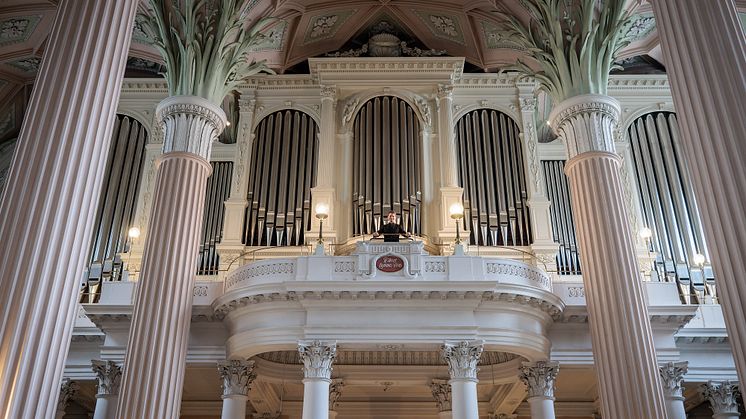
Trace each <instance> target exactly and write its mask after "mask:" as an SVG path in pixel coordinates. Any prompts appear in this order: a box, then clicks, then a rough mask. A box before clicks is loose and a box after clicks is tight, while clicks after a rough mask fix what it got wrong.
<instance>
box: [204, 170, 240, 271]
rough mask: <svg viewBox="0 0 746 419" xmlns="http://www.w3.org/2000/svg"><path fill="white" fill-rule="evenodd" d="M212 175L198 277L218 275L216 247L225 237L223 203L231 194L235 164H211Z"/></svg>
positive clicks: (208, 179) (206, 204) (208, 188)
mask: <svg viewBox="0 0 746 419" xmlns="http://www.w3.org/2000/svg"><path fill="white" fill-rule="evenodd" d="M210 165H211V166H212V173H211V174H210V177H208V178H207V186H206V191H205V210H204V211H205V212H204V213H203V214H202V234H201V235H200V243H199V257H198V258H197V261H198V262H197V263H198V265H197V275H217V274H218V267H219V263H220V260H219V257H218V253H217V251H216V247H215V245H216V244H218V243H220V239H221V238H222V237H223V217H224V216H225V210H224V208H223V203H224V202H225V201H226V200H227V199H228V195H229V194H230V185H231V175H232V174H233V162H226V161H214V162H210Z"/></svg>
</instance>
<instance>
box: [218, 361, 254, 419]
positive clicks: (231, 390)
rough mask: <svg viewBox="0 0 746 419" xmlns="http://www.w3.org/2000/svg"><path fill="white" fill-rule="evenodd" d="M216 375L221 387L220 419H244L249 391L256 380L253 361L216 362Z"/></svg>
mask: <svg viewBox="0 0 746 419" xmlns="http://www.w3.org/2000/svg"><path fill="white" fill-rule="evenodd" d="M218 373H220V379H221V380H222V387H223V396H222V399H223V413H222V416H220V418H221V419H245V418H246V402H247V401H248V400H249V389H250V388H251V383H252V382H253V381H254V379H255V378H256V374H255V373H254V361H244V360H241V359H231V360H228V361H222V362H218Z"/></svg>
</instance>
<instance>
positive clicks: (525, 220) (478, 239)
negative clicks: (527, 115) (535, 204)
mask: <svg viewBox="0 0 746 419" xmlns="http://www.w3.org/2000/svg"><path fill="white" fill-rule="evenodd" d="M456 141H457V152H458V162H459V185H460V186H461V187H463V188H464V218H463V223H464V229H465V230H470V233H469V243H470V244H473V245H480V246H528V245H530V244H531V241H532V238H531V222H530V219H529V212H528V208H527V206H526V199H527V192H526V174H525V171H524V167H523V151H522V148H521V141H520V139H519V129H518V125H516V123H515V121H513V120H512V119H511V118H510V117H508V116H507V115H505V114H504V113H502V112H499V111H496V110H489V109H478V110H474V111H471V112H469V113H467V114H466V115H464V116H463V117H462V118H461V119H460V120H459V121H458V123H457V124H456Z"/></svg>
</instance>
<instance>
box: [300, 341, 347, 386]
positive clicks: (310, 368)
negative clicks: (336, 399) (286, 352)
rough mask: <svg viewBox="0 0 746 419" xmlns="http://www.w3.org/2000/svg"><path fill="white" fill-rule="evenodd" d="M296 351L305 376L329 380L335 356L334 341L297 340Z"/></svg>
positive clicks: (335, 345)
mask: <svg viewBox="0 0 746 419" xmlns="http://www.w3.org/2000/svg"><path fill="white" fill-rule="evenodd" d="M298 353H299V354H300V359H301V361H302V362H303V375H304V377H305V378H316V379H323V380H329V379H331V376H332V363H333V362H334V359H335V358H336V357H337V343H336V342H321V341H318V340H314V341H302V342H298Z"/></svg>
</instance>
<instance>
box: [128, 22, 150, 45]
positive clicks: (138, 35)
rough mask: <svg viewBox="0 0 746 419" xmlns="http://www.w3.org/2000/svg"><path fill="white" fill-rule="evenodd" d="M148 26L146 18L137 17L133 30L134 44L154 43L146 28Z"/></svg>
mask: <svg viewBox="0 0 746 419" xmlns="http://www.w3.org/2000/svg"><path fill="white" fill-rule="evenodd" d="M146 24H147V22H146V18H145V16H143V15H140V14H138V15H136V16H135V26H134V27H133V28H132V42H134V43H138V44H146V45H150V44H152V43H153V41H154V39H153V37H152V36H150V34H149V33H148V30H147V28H146V27H145V25H146Z"/></svg>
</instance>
